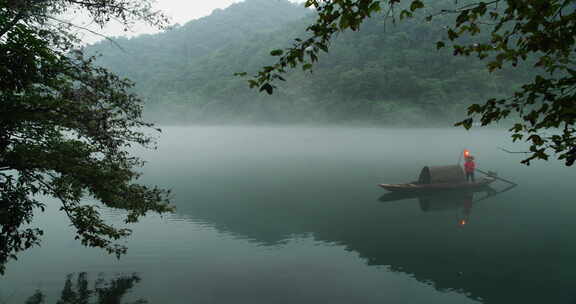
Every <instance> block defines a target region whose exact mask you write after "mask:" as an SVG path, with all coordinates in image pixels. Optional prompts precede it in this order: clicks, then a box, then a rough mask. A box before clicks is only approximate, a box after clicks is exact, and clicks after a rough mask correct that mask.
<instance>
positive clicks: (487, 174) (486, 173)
mask: <svg viewBox="0 0 576 304" xmlns="http://www.w3.org/2000/svg"><path fill="white" fill-rule="evenodd" d="M476 171H478V172H480V173H482V174H485V175H486V176H488V177H492V178H495V179H497V180H501V181H503V182H505V183H509V184H511V185H515V186H517V185H518V184H517V183H515V182H513V181H509V180H507V179H504V178H501V177H498V176H496V175H493V174H490V173H488V172H485V171H482V170H480V169H476Z"/></svg>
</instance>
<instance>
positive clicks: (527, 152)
mask: <svg viewBox="0 0 576 304" xmlns="http://www.w3.org/2000/svg"><path fill="white" fill-rule="evenodd" d="M498 149H500V150H502V151H504V152H506V153H514V154H530V153H532V152H529V151H510V150H507V149H504V148H502V147H498Z"/></svg>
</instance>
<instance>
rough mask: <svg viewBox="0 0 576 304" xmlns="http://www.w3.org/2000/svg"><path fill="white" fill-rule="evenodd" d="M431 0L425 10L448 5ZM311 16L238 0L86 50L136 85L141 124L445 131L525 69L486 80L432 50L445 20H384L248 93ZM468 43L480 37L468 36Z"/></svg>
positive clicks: (479, 67)
mask: <svg viewBox="0 0 576 304" xmlns="http://www.w3.org/2000/svg"><path fill="white" fill-rule="evenodd" d="M451 3H453V1H451V0H441V1H437V2H435V4H434V5H433V7H431V8H430V9H432V10H433V9H441V8H444V7H446V6H449V5H451ZM313 18H314V15H313V14H312V13H311V12H310V11H309V10H307V9H305V8H303V7H302V6H298V5H296V4H292V3H290V2H288V1H287V0H246V1H244V2H241V3H237V4H234V5H232V6H230V7H229V8H227V9H224V10H216V11H214V12H213V13H212V15H210V16H207V17H205V18H201V19H198V20H194V21H191V22H189V23H187V24H185V25H183V26H177V27H174V28H173V29H171V30H169V31H166V32H164V33H160V34H155V35H143V36H139V37H136V38H131V39H128V38H117V39H116V41H117V43H118V44H119V45H120V46H121V47H122V49H120V48H118V47H117V46H115V45H114V44H112V43H110V42H108V41H104V42H100V43H97V44H95V45H92V46H90V47H88V48H87V51H88V53H101V54H102V55H103V56H102V57H100V58H99V59H98V60H99V61H98V62H99V63H100V64H101V65H102V66H104V67H107V68H110V69H111V70H113V71H115V72H116V73H118V74H120V75H123V76H126V77H128V78H130V79H132V80H134V81H135V82H136V84H137V85H136V88H135V90H136V92H137V93H138V94H140V95H141V96H142V97H143V98H144V99H145V100H146V102H147V106H146V110H147V111H146V113H147V116H148V118H151V119H152V120H154V121H157V122H160V123H181V122H190V123H201V122H208V123H237V122H279V123H302V122H305V123H349V122H361V123H376V124H410V125H413V124H430V123H435V124H444V125H446V124H451V123H452V122H454V121H455V120H457V119H459V118H463V115H464V113H465V108H466V106H467V105H469V104H471V103H474V102H482V101H484V100H485V99H487V98H490V97H501V96H504V95H507V94H510V93H511V92H512V90H513V88H515V87H517V86H518V85H519V84H520V83H522V82H523V81H525V80H526V77H528V76H527V75H529V74H530V73H527V71H524V70H523V71H518V70H513V71H501V72H498V73H495V74H489V73H488V72H487V71H486V69H485V67H484V63H483V62H481V61H479V60H477V59H475V58H463V57H454V56H452V54H451V51H450V49H449V48H446V49H442V50H440V51H438V50H436V42H437V41H438V40H442V39H443V38H445V37H444V35H445V26H446V25H448V24H450V23H451V22H453V20H452V19H451V18H452V17H451V16H447V17H444V18H436V19H435V20H433V22H425V21H424V18H423V17H422V18H419V17H416V18H413V19H410V20H405V21H401V22H398V23H396V24H392V23H391V22H390V20H389V19H386V18H385V17H384V15H380V16H375V17H373V18H372V19H370V20H369V21H368V22H366V23H365V24H364V25H363V26H362V28H361V30H360V32H358V33H344V34H342V35H340V37H338V39H336V41H335V42H334V43H333V45H332V48H331V50H330V53H328V54H325V55H324V56H323V57H322V58H321V61H320V63H319V64H318V66H316V68H315V69H314V71H313V73H312V74H310V73H305V72H302V71H299V70H298V71H293V72H291V73H290V74H289V75H287V77H286V78H287V79H288V82H286V83H279V84H278V85H279V87H280V89H279V90H277V93H275V95H274V96H267V95H265V94H262V93H258V92H257V91H256V90H251V89H249V88H248V86H247V83H246V79H243V78H239V77H236V76H234V73H235V72H241V71H246V72H248V73H255V72H256V71H257V70H258V69H259V68H260V67H262V66H264V65H267V64H269V63H271V62H273V60H274V58H272V57H271V56H269V53H270V51H271V50H273V49H277V48H282V47H286V46H288V45H289V43H290V42H291V41H293V39H294V38H296V37H306V36H307V34H306V32H305V27H306V26H307V25H308V24H310V23H311V22H312V21H313ZM468 39H469V40H470V39H477V40H481V39H487V37H483V36H481V35H480V36H477V37H472V38H468Z"/></svg>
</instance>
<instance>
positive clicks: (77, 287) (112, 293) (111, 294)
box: [26, 272, 147, 304]
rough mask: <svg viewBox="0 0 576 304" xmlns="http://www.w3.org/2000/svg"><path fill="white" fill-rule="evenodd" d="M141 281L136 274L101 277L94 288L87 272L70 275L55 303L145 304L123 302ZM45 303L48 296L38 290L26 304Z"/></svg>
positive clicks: (142, 302) (142, 301) (141, 303)
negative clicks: (109, 277) (109, 278)
mask: <svg viewBox="0 0 576 304" xmlns="http://www.w3.org/2000/svg"><path fill="white" fill-rule="evenodd" d="M140 280H141V279H140V277H139V276H137V275H135V274H132V275H125V276H118V277H116V278H114V279H111V280H106V279H104V278H103V277H102V276H100V277H99V278H98V279H96V281H95V282H94V284H93V287H91V286H90V282H89V279H88V274H87V273H86V272H82V273H79V274H78V275H76V276H75V275H73V274H70V275H68V276H67V277H66V282H65V283H64V287H63V288H62V292H61V294H60V299H59V300H58V301H57V302H55V303H57V304H82V303H85V304H87V303H94V301H93V300H95V301H96V302H95V303H98V304H120V303H124V304H144V303H147V301H145V300H143V299H139V300H135V301H130V302H123V299H124V297H125V296H126V295H127V294H128V292H129V291H130V290H131V289H132V288H133V287H134V286H135V285H136V284H137V283H138V282H140ZM44 303H47V302H46V295H45V294H44V293H43V292H42V291H40V290H37V291H36V292H35V293H34V294H33V295H32V296H30V297H29V298H28V300H27V301H26V304H44Z"/></svg>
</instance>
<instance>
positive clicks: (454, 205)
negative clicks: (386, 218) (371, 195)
mask: <svg viewBox="0 0 576 304" xmlns="http://www.w3.org/2000/svg"><path fill="white" fill-rule="evenodd" d="M516 186H517V185H516V184H513V185H510V186H508V187H507V188H504V189H502V190H499V191H498V190H496V189H494V188H491V187H488V186H486V187H483V188H479V189H476V190H452V191H440V192H432V193H402V192H389V193H386V194H384V195H382V196H381V197H380V198H379V199H378V200H379V201H381V202H385V203H386V202H395V201H402V200H406V199H416V200H417V201H418V204H419V206H420V210H421V211H422V212H436V211H446V210H457V212H456V224H457V225H458V226H459V227H464V226H465V225H467V224H468V223H470V217H471V214H472V209H473V207H474V205H475V204H477V203H479V202H480V201H484V200H486V199H489V198H492V197H494V196H496V195H498V194H501V193H504V192H507V191H509V190H511V189H512V188H514V187H516Z"/></svg>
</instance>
